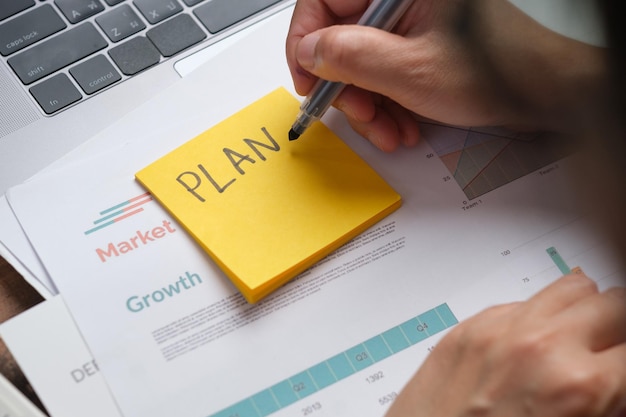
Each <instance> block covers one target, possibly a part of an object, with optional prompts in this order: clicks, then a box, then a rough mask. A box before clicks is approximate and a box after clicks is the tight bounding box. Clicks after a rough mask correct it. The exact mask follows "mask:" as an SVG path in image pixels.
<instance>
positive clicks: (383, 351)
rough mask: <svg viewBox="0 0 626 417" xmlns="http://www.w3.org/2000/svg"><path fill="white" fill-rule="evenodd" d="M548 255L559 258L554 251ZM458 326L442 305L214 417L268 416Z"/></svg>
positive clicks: (447, 308) (446, 306) (213, 416)
mask: <svg viewBox="0 0 626 417" xmlns="http://www.w3.org/2000/svg"><path fill="white" fill-rule="evenodd" d="M550 250H553V252H550ZM548 253H549V254H550V256H553V253H555V254H556V255H557V256H558V253H557V252H556V250H555V249H554V248H550V249H548ZM558 258H559V259H560V256H558ZM561 261H562V260H561ZM555 262H556V261H555ZM563 264H565V263H564V262H563ZM457 323H458V320H457V318H456V317H455V316H454V314H453V313H452V311H451V310H450V307H448V305H447V304H445V303H444V304H441V305H440V306H437V307H435V308H434V309H432V310H429V311H426V312H425V313H422V314H420V315H419V316H417V317H414V318H412V319H410V320H407V321H406V322H404V323H402V324H400V325H399V326H396V327H392V328H391V329H389V330H387V331H385V332H383V333H381V334H379V335H377V336H374V337H372V338H370V339H368V340H366V341H365V342H363V343H361V344H358V345H356V346H353V347H352V348H350V349H348V350H346V351H345V352H341V353H340V354H338V355H335V356H333V357H332V358H330V359H328V360H326V361H324V362H321V363H318V364H317V365H314V366H312V367H311V368H309V369H306V370H304V371H302V372H300V373H298V374H296V375H294V376H292V377H291V378H289V379H286V380H284V381H281V382H279V383H277V384H276V385H273V386H272V387H270V388H268V389H266V390H264V391H260V392H258V393H256V394H254V395H253V396H251V397H249V398H247V399H245V400H243V401H241V402H239V403H237V404H234V405H232V406H230V407H228V408H226V409H224V410H222V411H220V412H218V413H216V414H213V415H211V417H266V416H268V415H269V414H272V413H274V412H276V411H278V410H280V409H281V408H284V407H286V406H288V405H290V404H293V403H294V402H296V401H298V400H299V399H302V398H304V397H306V396H309V395H312V394H314V393H315V392H317V391H319V390H320V389H322V388H324V387H327V386H329V385H332V384H334V383H335V382H337V381H339V380H341V379H343V378H346V377H348V376H350V375H352V374H354V373H355V372H356V371H360V370H361V369H365V368H367V367H368V366H370V365H372V364H374V363H376V362H378V361H380V360H383V359H385V358H386V357H388V356H390V355H393V354H394V353H397V352H399V351H401V350H404V349H406V348H408V347H409V346H411V345H413V344H415V343H418V342H420V341H422V340H424V339H426V338H427V337H429V336H431V335H433V334H435V333H438V332H441V331H443V330H445V329H446V328H448V327H451V326H453V325H455V324H457Z"/></svg>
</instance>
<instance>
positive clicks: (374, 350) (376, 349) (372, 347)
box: [363, 335, 391, 362]
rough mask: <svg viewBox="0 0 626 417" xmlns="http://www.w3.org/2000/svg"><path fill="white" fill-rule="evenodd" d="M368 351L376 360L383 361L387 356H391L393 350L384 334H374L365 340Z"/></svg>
mask: <svg viewBox="0 0 626 417" xmlns="http://www.w3.org/2000/svg"><path fill="white" fill-rule="evenodd" d="M363 344H364V345H365V348H366V349H367V351H368V352H369V353H370V354H371V355H372V359H373V360H374V362H378V361H382V360H383V359H385V358H386V357H387V356H391V351H390V350H389V347H388V346H387V344H386V343H385V340H384V339H383V338H382V336H380V335H378V336H374V337H372V338H371V339H369V340H366V341H365V342H363Z"/></svg>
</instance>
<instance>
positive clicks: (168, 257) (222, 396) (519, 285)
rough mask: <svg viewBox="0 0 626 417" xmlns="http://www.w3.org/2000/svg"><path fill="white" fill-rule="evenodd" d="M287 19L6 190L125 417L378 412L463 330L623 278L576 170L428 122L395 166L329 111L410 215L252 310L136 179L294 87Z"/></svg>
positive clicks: (496, 137) (556, 159) (394, 159)
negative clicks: (581, 274)
mask: <svg viewBox="0 0 626 417" xmlns="http://www.w3.org/2000/svg"><path fill="white" fill-rule="evenodd" d="M288 21H289V15H288V14H286V13H282V14H280V15H279V16H278V17H277V18H276V19H274V24H272V25H265V26H264V27H263V28H262V29H261V30H260V31H259V32H258V33H257V34H256V35H255V36H253V37H248V38H246V39H244V40H243V41H241V43H240V44H238V46H237V47H236V48H232V49H230V50H228V51H226V52H224V53H223V54H222V55H220V57H219V59H218V60H215V61H214V62H211V63H210V64H208V65H206V66H204V67H202V68H201V69H199V70H197V71H196V72H194V73H193V74H191V75H190V76H188V77H187V78H185V79H184V80H182V81H181V83H180V84H179V85H177V86H176V87H175V88H174V89H170V90H168V91H165V92H164V93H163V94H162V95H161V96H160V97H158V98H157V99H156V100H153V101H152V102H151V103H149V104H148V105H147V106H144V107H143V108H142V109H139V110H138V111H137V112H136V113H135V114H134V116H135V117H130V118H127V120H126V121H125V123H122V124H119V125H117V126H115V127H113V128H111V129H108V130H107V131H105V132H104V133H103V134H101V135H100V136H99V138H98V140H103V139H106V136H107V135H108V136H111V137H116V138H119V135H125V134H126V135H129V136H128V139H127V140H126V141H124V142H121V146H119V147H117V148H116V149H113V150H112V151H110V152H107V153H99V154H98V155H94V156H92V157H90V158H87V159H85V160H84V161H82V162H79V163H75V164H72V165H71V166H67V167H65V168H59V169H58V170H57V171H55V172H51V173H49V174H47V175H41V176H39V177H38V178H37V179H35V180H32V181H29V182H28V183H26V184H23V185H21V186H18V187H15V188H13V189H11V190H10V192H9V193H8V199H9V203H10V205H11V207H12V209H13V210H14V212H15V214H16V216H17V218H18V219H19V222H20V224H21V225H22V227H23V228H24V230H25V231H26V233H27V235H28V237H29V239H30V242H31V243H32V245H33V247H34V249H35V250H36V252H37V254H38V256H39V258H40V259H41V261H42V263H43V265H44V266H45V268H46V270H47V271H48V273H49V274H50V276H51V277H52V279H53V281H54V284H55V285H56V287H57V288H58V290H59V292H60V293H61V294H62V296H63V298H64V299H65V301H66V303H67V306H68V308H69V311H70V312H71V314H72V315H73V317H74V320H75V321H76V324H77V326H78V328H79V329H80V331H81V333H82V336H83V337H84V340H85V342H86V343H87V346H88V347H89V349H90V351H91V354H92V355H93V358H94V359H95V361H96V363H97V364H98V369H99V371H100V373H101V375H102V376H103V377H104V379H105V380H106V383H107V384H108V387H109V389H110V392H111V394H112V395H113V398H114V399H115V401H116V402H117V405H118V407H119V410H120V411H121V414H122V415H124V416H126V417H140V416H141V417H143V416H154V417H160V416H163V417H165V416H177V417H186V416H189V417H192V416H193V417H208V416H220V417H221V416H234V415H238V416H240V417H244V416H245V417H247V416H250V417H262V416H267V415H273V416H274V415H275V416H293V415H304V416H309V415H314V416H353V415H360V416H372V417H373V416H380V415H382V414H383V413H384V411H385V410H386V409H387V407H388V406H389V404H390V403H391V402H392V401H393V399H394V398H395V396H397V394H398V392H399V390H400V389H401V388H402V386H403V384H404V383H406V381H407V380H408V379H409V378H410V376H411V375H412V374H413V373H414V372H415V370H416V369H417V367H418V365H419V364H420V363H421V361H422V360H423V359H424V358H425V357H426V355H427V354H428V351H429V349H432V347H433V346H434V344H435V343H436V341H437V340H438V338H439V337H441V335H443V334H444V333H445V332H446V331H447V330H448V329H450V328H451V327H452V326H454V324H455V323H457V322H458V321H459V320H462V319H464V318H466V317H467V316H468V315H470V314H473V313H475V312H477V311H479V310H480V309H482V308H484V307H486V306H488V305H492V304H494V303H498V302H506V301H511V300H519V299H525V298H527V297H528V296H530V295H532V294H533V293H535V292H536V291H537V290H538V289H540V288H542V287H544V286H545V285H546V284H548V283H550V282H552V281H553V280H554V279H556V278H558V277H559V276H561V275H563V273H566V272H567V271H569V270H570V269H572V268H575V267H580V268H582V269H583V270H584V271H585V272H586V273H587V274H588V275H589V276H591V277H594V278H596V279H597V280H599V282H600V283H601V285H602V286H607V285H609V284H612V283H613V282H616V281H617V279H616V277H617V276H618V274H619V273H620V271H619V270H618V268H617V263H616V262H615V261H614V260H613V259H612V258H611V254H610V251H609V250H608V248H607V247H606V242H604V241H603V240H602V239H601V237H599V236H597V235H596V234H595V233H594V232H593V230H592V229H590V228H589V226H588V225H587V222H586V219H585V217H584V215H583V213H582V212H581V211H580V210H579V209H578V205H577V201H576V190H574V189H572V188H571V184H569V183H568V182H567V181H566V174H567V170H568V169H569V168H570V166H569V165H570V164H571V162H570V161H569V160H568V159H567V158H565V159H563V158H561V155H558V154H554V155H553V158H548V160H547V161H544V160H540V161H537V160H536V159H535V158H534V157H533V155H534V154H533V153H530V154H529V153H524V151H523V150H522V149H518V145H519V143H518V142H519V141H517V142H516V141H515V139H511V138H509V137H506V135H504V134H503V133H502V132H493V131H491V132H490V131H478V130H474V131H468V130H464V129H457V128H452V127H443V126H436V125H431V124H425V125H424V127H423V136H424V140H423V141H422V143H421V144H420V146H418V147H417V148H414V149H411V150H400V151H398V152H396V153H393V154H384V153H382V152H380V151H378V150H376V149H374V148H373V147H372V146H371V145H370V144H368V143H366V142H365V141H364V140H363V139H362V138H360V137H358V136H357V135H356V134H355V133H354V132H353V131H352V130H351V129H350V128H349V126H348V125H347V123H346V122H345V120H344V119H343V118H342V116H341V115H340V114H339V113H337V112H333V111H331V112H329V114H328V115H327V117H326V118H325V119H324V121H325V122H326V123H327V124H328V125H329V126H330V127H331V128H332V129H333V130H334V131H335V132H336V133H337V134H338V135H339V136H340V137H342V138H343V139H344V140H345V141H346V142H347V143H348V144H349V145H350V146H351V147H352V148H353V149H354V150H355V151H356V152H357V153H358V154H360V155H361V156H362V157H363V158H364V159H365V160H366V161H368V162H369V163H370V164H371V165H372V167H373V168H374V169H375V170H376V171H378V172H379V174H380V175H381V176H382V177H383V178H384V179H385V180H387V181H388V182H389V183H390V184H391V185H392V187H394V188H395V189H396V190H397V191H398V192H399V193H400V194H401V195H402V197H403V200H404V203H403V206H402V207H401V208H400V209H399V210H398V211H397V212H395V213H393V214H392V215H391V216H389V217H388V218H386V219H385V220H383V221H381V222H380V223H379V224H377V225H375V226H374V227H372V228H371V229H369V230H368V231H366V232H365V233H363V234H362V235H361V236H359V237H357V238H356V239H354V240H353V241H351V242H350V243H348V244H346V245H345V246H344V247H342V248H340V249H339V250H337V251H336V252H335V253H333V254H331V255H330V256H328V257H327V258H325V259H324V260H323V261H321V262H320V263H318V264H317V265H315V266H314V267H312V268H310V269H309V270H307V271H306V272H304V273H303V274H301V275H300V276H299V277H298V278H297V279H295V280H294V281H292V282H291V283H289V284H287V285H286V286H285V287H283V288H282V289H280V290H279V291H277V292H276V293H275V294H273V295H272V296H270V297H268V298H267V299H266V300H264V301H262V302H260V303H259V304H256V305H250V304H248V303H246V301H245V300H244V299H243V297H242V296H241V295H240V294H239V293H238V292H237V291H236V289H235V288H234V286H233V285H232V284H231V282H230V281H229V280H228V279H227V278H226V277H225V276H224V275H223V274H222V272H221V271H220V270H219V268H218V267H217V266H216V265H215V264H214V263H213V262H212V261H211V259H210V258H209V256H208V255H206V254H205V253H204V252H203V251H202V250H201V249H200V248H199V247H198V246H197V245H196V244H195V243H194V241H193V239H192V238H190V237H189V236H188V235H187V234H186V233H185V232H184V230H183V229H182V228H181V226H180V225H178V224H177V223H176V222H175V221H174V220H173V219H172V218H171V217H170V216H169V215H168V213H167V212H166V211H165V210H164V209H163V208H161V207H160V206H159V205H158V204H157V202H155V201H154V200H153V199H152V198H151V196H150V195H149V194H148V193H146V191H145V190H144V189H142V188H141V187H140V186H139V184H138V183H136V182H135V180H134V174H135V172H137V171H138V170H139V169H141V168H143V167H144V166H146V165H147V164H149V163H151V162H152V161H154V160H155V159H156V158H158V157H160V156H162V155H163V154H165V153H167V152H169V151H170V150H172V149H174V148H176V147H177V146H179V145H180V144H182V143H184V142H185V141H187V140H189V139H191V138H192V137H193V136H195V135H196V134H197V133H199V132H201V131H203V130H206V129H207V128H209V127H210V126H212V125H214V124H216V123H218V122H220V121H221V120H223V119H224V118H226V117H228V116H230V115H231V114H233V113H235V112H236V111H238V110H240V109H241V108H243V107H245V106H246V105H247V104H249V103H251V102H252V101H254V100H256V99H258V98H260V97H262V96H263V95H265V94H266V93H268V92H270V91H272V90H273V89H274V88H276V87H279V86H286V87H287V88H289V89H291V87H290V85H291V82H290V77H289V74H288V72H287V67H286V63H285V62H284V50H283V48H282V45H283V41H284V36H285V33H286V28H287V25H288ZM242 54H248V55H249V57H250V58H249V61H246V60H242V58H241V56H242ZM167 118H170V119H172V120H175V122H174V123H173V124H171V125H170V127H168V128H165V127H164V128H163V129H156V128H155V127H154V126H151V128H150V131H151V132H152V134H151V135H148V136H142V137H137V135H134V134H133V132H136V131H139V130H140V128H141V126H142V125H144V124H151V123H158V121H162V120H166V119H167ZM285 134H287V132H285ZM514 162H516V163H517V165H516V164H514ZM537 165H541V167H539V166H537ZM41 207H46V210H45V211H42V210H41Z"/></svg>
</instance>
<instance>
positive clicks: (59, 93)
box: [30, 74, 83, 114]
mask: <svg viewBox="0 0 626 417" xmlns="http://www.w3.org/2000/svg"><path fill="white" fill-rule="evenodd" d="M30 93H31V94H32V95H33V97H35V100H37V102H38V103H39V105H40V106H41V107H42V108H43V111H45V112H46V114H52V113H54V112H57V111H59V110H61V109H62V108H64V107H67V106H69V105H70V104H72V103H75V102H77V101H78V100H80V99H81V98H83V96H82V95H81V94H80V92H79V91H78V89H77V88H76V87H74V84H72V82H71V81H70V79H69V78H68V77H67V75H65V74H57V75H55V76H53V77H51V78H49V79H47V80H46V81H43V82H41V83H39V84H37V85H35V86H33V87H31V88H30Z"/></svg>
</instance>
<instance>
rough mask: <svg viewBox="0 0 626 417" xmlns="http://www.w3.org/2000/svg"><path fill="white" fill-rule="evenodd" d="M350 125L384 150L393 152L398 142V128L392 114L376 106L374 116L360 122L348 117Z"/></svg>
mask: <svg viewBox="0 0 626 417" xmlns="http://www.w3.org/2000/svg"><path fill="white" fill-rule="evenodd" d="M348 122H349V123H350V126H352V128H353V129H354V130H355V131H356V132H358V133H359V134H360V135H361V136H363V137H365V138H366V139H367V140H368V141H370V142H371V143H372V144H373V145H374V146H376V147H377V148H378V149H380V150H381V151H384V152H393V151H395V150H396V149H397V148H398V145H399V144H400V130H399V128H398V124H397V123H396V121H395V120H394V118H393V116H392V115H390V114H389V113H388V112H386V111H385V110H384V109H383V108H380V107H377V109H376V114H375V115H374V117H373V118H372V119H371V120H369V121H367V122H362V121H358V120H354V119H350V118H348Z"/></svg>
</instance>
